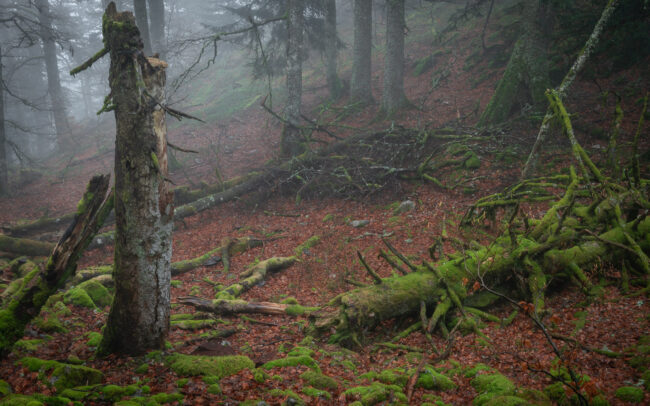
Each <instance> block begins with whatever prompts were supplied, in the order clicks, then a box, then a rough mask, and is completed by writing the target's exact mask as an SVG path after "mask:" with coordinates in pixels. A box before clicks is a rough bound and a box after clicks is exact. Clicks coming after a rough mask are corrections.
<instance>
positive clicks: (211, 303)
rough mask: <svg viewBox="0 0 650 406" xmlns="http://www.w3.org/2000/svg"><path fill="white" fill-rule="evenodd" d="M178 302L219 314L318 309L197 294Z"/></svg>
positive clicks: (290, 313)
mask: <svg viewBox="0 0 650 406" xmlns="http://www.w3.org/2000/svg"><path fill="white" fill-rule="evenodd" d="M178 303H180V304H184V305H188V306H193V307H194V308H195V309H196V310H198V311H202V312H210V313H214V314H218V315H231V314H240V313H257V314H285V315H288V316H301V315H304V314H308V313H310V312H312V311H315V310H317V308H316V307H306V306H301V305H298V304H285V303H273V302H247V301H245V300H241V299H214V300H210V299H204V298H200V297H196V296H184V297H179V298H178Z"/></svg>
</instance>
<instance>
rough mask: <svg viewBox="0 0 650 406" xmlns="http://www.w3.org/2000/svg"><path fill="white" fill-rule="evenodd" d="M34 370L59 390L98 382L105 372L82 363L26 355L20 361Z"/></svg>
mask: <svg viewBox="0 0 650 406" xmlns="http://www.w3.org/2000/svg"><path fill="white" fill-rule="evenodd" d="M18 363H19V364H22V365H23V366H25V367H26V368H27V369H29V370H30V371H32V372H38V373H39V378H40V379H41V380H43V381H44V382H46V383H47V384H48V385H51V386H54V387H55V388H56V389H57V390H59V391H60V390H63V389H67V388H74V387H75V386H82V385H88V384H98V383H100V382H101V381H102V378H103V377H104V374H103V373H102V372H101V371H98V370H96V369H93V368H88V367H85V366H82V365H72V364H64V363H61V362H57V361H50V360H42V359H39V358H32V357H26V358H22V359H21V360H20V361H18Z"/></svg>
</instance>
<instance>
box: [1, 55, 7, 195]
mask: <svg viewBox="0 0 650 406" xmlns="http://www.w3.org/2000/svg"><path fill="white" fill-rule="evenodd" d="M6 139H7V134H6V132H5V103H4V79H3V76H2V48H0V195H6V194H7V192H8V187H7V186H8V185H7V150H6V149H5V147H6V145H7V143H6Z"/></svg>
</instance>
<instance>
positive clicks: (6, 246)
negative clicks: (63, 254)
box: [0, 234, 55, 257]
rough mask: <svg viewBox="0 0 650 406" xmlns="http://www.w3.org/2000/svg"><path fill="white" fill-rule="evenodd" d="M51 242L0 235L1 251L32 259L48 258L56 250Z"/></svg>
mask: <svg viewBox="0 0 650 406" xmlns="http://www.w3.org/2000/svg"><path fill="white" fill-rule="evenodd" d="M54 245H55V244H53V243H51V242H46V241H37V240H30V239H27V238H14V237H8V236H6V235H2V234H0V251H5V252H9V253H12V254H16V255H27V256H30V257H43V256H48V255H50V253H51V252H52V250H53V249H54Z"/></svg>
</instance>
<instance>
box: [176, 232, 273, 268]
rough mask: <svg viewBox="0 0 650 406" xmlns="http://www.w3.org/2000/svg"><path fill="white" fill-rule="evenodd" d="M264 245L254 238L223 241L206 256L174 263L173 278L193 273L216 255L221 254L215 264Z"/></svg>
mask: <svg viewBox="0 0 650 406" xmlns="http://www.w3.org/2000/svg"><path fill="white" fill-rule="evenodd" d="M262 244H263V241H262V240H258V239H256V238H252V237H241V238H235V239H230V238H226V239H224V240H223V241H222V243H221V245H220V246H218V247H217V248H215V249H213V250H210V251H208V252H206V253H205V254H203V255H201V256H198V257H196V258H193V259H186V260H183V261H178V262H174V263H173V264H172V276H177V275H180V274H183V273H185V272H188V271H191V270H192V269H195V268H198V267H199V266H202V265H203V264H204V263H205V262H206V261H208V260H210V259H211V258H213V257H214V256H215V255H216V254H221V257H219V259H218V260H216V259H215V263H216V262H219V261H222V260H223V258H225V257H231V256H233V255H235V254H239V253H242V252H244V251H246V250H248V249H250V248H255V247H259V246H261V245H262Z"/></svg>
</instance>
